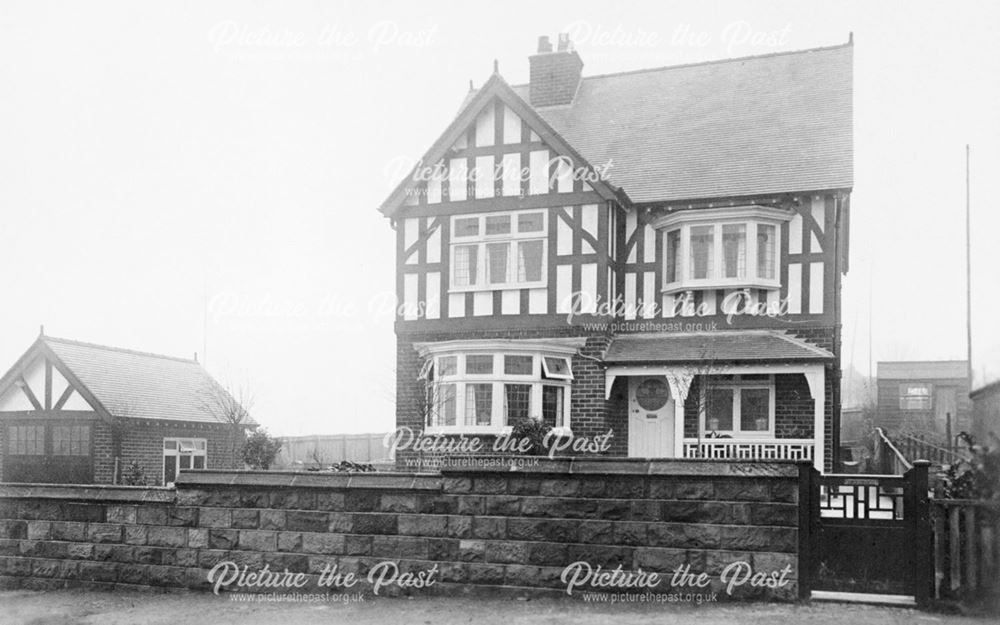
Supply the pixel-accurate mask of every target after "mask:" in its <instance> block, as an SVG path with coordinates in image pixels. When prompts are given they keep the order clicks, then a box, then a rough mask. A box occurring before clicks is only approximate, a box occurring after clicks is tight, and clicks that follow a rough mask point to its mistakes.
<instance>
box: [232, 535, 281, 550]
mask: <svg viewBox="0 0 1000 625" xmlns="http://www.w3.org/2000/svg"><path fill="white" fill-rule="evenodd" d="M239 533H240V538H239V548H240V549H243V550H246V551H275V550H276V549H277V548H278V533H277V532H274V531H270V530H239Z"/></svg>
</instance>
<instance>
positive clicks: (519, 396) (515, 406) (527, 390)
mask: <svg viewBox="0 0 1000 625" xmlns="http://www.w3.org/2000/svg"><path fill="white" fill-rule="evenodd" d="M530 409H531V385H530V384H505V385H504V413H505V415H504V416H505V421H504V423H505V424H506V425H514V424H515V423H517V422H518V421H523V420H525V419H527V418H528V412H529V410H530Z"/></svg>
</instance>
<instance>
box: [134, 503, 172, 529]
mask: <svg viewBox="0 0 1000 625" xmlns="http://www.w3.org/2000/svg"><path fill="white" fill-rule="evenodd" d="M135 522H136V523H138V524H139V525H166V524H167V508H166V506H150V505H144V506H139V507H138V509H137V510H136V513H135Z"/></svg>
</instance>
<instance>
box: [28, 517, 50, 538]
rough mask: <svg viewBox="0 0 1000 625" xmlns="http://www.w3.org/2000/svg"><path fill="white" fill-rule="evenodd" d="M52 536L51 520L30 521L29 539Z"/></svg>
mask: <svg viewBox="0 0 1000 625" xmlns="http://www.w3.org/2000/svg"><path fill="white" fill-rule="evenodd" d="M51 537H52V523H51V522H50V521H28V540H48V539H49V538H51Z"/></svg>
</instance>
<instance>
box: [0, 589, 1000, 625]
mask: <svg viewBox="0 0 1000 625" xmlns="http://www.w3.org/2000/svg"><path fill="white" fill-rule="evenodd" d="M611 622H616V623H628V624H630V625H631V624H636V625H644V624H650V625H651V624H653V623H656V624H657V625H671V624H674V623H676V624H681V623H697V624H698V625H729V624H732V625H737V624H738V625H758V624H759V625H777V624H780V623H794V624H796V625H799V624H802V625H826V624H828V623H830V624H832V623H848V624H850V625H896V624H898V625H936V624H942V625H959V624H962V625H973V624H978V623H984V624H985V623H992V624H994V625H995V623H996V621H995V620H992V619H977V618H969V617H962V616H957V615H944V614H929V613H924V612H920V611H917V610H913V609H902V608H888V607H875V606H862V605H847V604H833V603H813V604H812V605H776V604H739V605H736V604H728V605H726V604H716V605H711V606H709V605H705V606H701V607H696V606H691V605H684V606H678V605H650V604H642V605H638V604H637V605H610V604H594V603H584V602H582V601H579V600H573V599H548V598H546V599H533V600H530V601H522V600H512V599H481V598H465V597H449V598H440V597H415V598H395V599H391V598H378V597H375V598H367V599H366V600H364V601H360V602H353V603H347V604H344V603H336V604H332V603H324V604H310V603H303V602H299V603H273V602H261V603H245V602H237V601H233V600H232V599H231V598H230V597H229V596H226V595H223V596H214V595H211V594H206V593H185V592H177V593H159V594H154V593H141V592H115V593H110V592H94V591H73V590H66V591H58V592H34V591H3V592H0V623H2V624H3V625H7V624H10V625H76V624H81V625H83V624H94V625H98V624H99V625H125V624H128V625H158V624H160V623H162V624H164V625H166V624H169V625H178V624H184V625H187V624H200V623H205V624H211V625H225V624H228V623H234V624H235V623H239V624H241V625H276V624H280V625H292V624H295V623H308V624H310V625H320V624H325V623H350V624H351V625H368V624H376V623H379V624H381V623H400V624H404V625H438V624H441V623H470V624H472V623H474V624H475V625H483V624H489V623H498V624H499V623H502V624H503V625H532V624H535V623H546V624H548V623H567V624H569V623H572V624H573V625H600V624H603V623H611Z"/></svg>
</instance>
